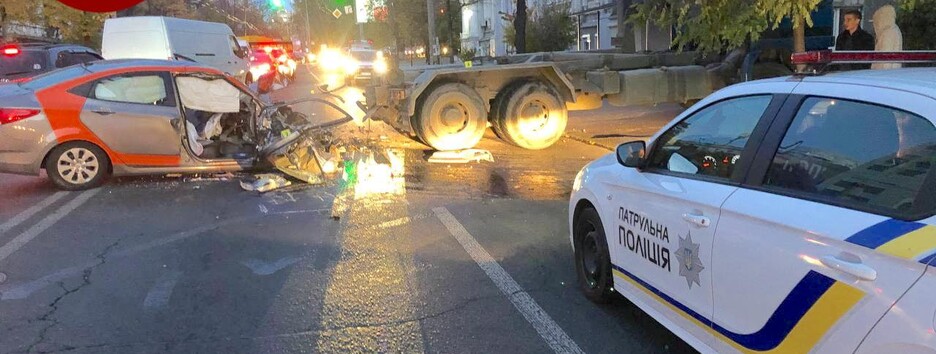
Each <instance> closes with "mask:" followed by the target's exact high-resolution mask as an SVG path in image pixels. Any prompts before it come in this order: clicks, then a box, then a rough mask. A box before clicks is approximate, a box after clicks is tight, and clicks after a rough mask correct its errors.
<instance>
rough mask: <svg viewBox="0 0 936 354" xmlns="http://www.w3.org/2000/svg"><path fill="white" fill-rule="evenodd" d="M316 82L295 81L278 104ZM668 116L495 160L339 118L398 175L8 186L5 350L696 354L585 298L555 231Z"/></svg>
mask: <svg viewBox="0 0 936 354" xmlns="http://www.w3.org/2000/svg"><path fill="white" fill-rule="evenodd" d="M312 86H313V82H312V79H311V77H310V76H309V75H308V74H306V73H302V74H301V75H300V77H299V81H298V82H296V83H294V84H293V85H290V86H289V87H287V88H285V89H283V90H280V91H278V92H276V93H275V94H274V99H275V100H286V99H293V98H299V97H306V96H307V95H308V93H309V90H310V89H311V88H312ZM358 93H359V92H357V91H355V90H354V89H348V90H343V91H341V92H340V94H341V95H342V96H343V97H349V98H353V97H354V96H355V95H356V94H358ZM310 109H311V108H310ZM678 111H679V107H678V106H676V107H673V106H659V107H643V108H640V109H619V108H611V107H607V108H604V109H601V110H596V111H589V112H575V113H573V114H572V119H571V120H572V121H571V122H570V129H569V136H568V138H567V139H563V140H562V141H561V142H559V143H558V144H556V145H555V146H553V147H551V148H548V149H546V150H542V151H527V150H523V149H519V148H515V147H512V146H508V145H506V144H504V143H501V142H500V141H498V140H496V139H495V138H494V136H493V134H489V135H488V136H487V137H486V138H485V139H484V140H483V141H482V143H481V144H480V146H479V148H481V149H487V150H489V151H490V152H491V154H492V156H493V158H494V161H493V162H487V161H485V162H477V163H469V164H452V165H448V164H434V163H428V162H427V161H426V159H427V157H428V156H429V153H430V152H429V151H428V149H427V148H425V147H424V146H422V145H420V144H418V143H415V142H411V141H408V140H407V139H405V138H403V137H401V136H399V135H397V134H395V133H394V132H392V131H390V130H389V129H386V127H385V126H382V125H381V124H380V123H363V124H358V125H347V126H345V127H342V128H341V130H340V132H337V133H336V134H338V135H340V136H344V137H348V136H354V137H356V138H358V139H359V140H360V141H362V144H366V145H367V146H371V147H372V148H373V147H375V146H377V147H387V146H389V147H394V148H397V149H400V151H402V153H401V155H402V156H403V161H404V169H405V176H404V177H403V178H392V179H390V180H380V179H379V178H377V177H380V176H381V175H380V174H377V173H373V174H368V173H364V172H363V170H359V171H357V176H356V177H357V182H356V184H352V183H349V182H347V181H344V180H342V179H338V178H333V179H331V180H329V181H328V182H327V183H326V184H325V185H321V186H310V185H303V184H301V183H296V184H295V185H293V186H291V187H287V188H284V189H282V190H277V191H273V192H269V193H266V194H256V193H253V192H247V191H244V190H242V189H241V188H240V186H239V180H241V179H244V178H248V177H249V176H248V175H237V176H235V177H233V178H226V179H217V178H212V177H211V176H182V177H165V176H155V177H144V178H141V177H136V178H119V179H114V180H111V181H110V182H109V183H108V184H106V185H105V186H104V187H102V188H98V189H95V190H91V191H85V192H58V191H56V190H55V189H54V188H53V187H52V186H51V185H50V184H49V183H48V182H47V181H46V180H45V179H44V178H43V177H24V176H12V175H0V273H2V274H3V275H0V352H2V353H15V352H75V353H131V352H132V353H157V352H158V353H163V352H173V353H175V352H178V353H195V352H197V353H214V352H218V353H261V352H277V353H278V352H289V353H309V352H328V353H333V352H440V353H477V352H497V353H510V352H516V353H528V352H533V353H545V352H550V351H571V352H575V350H581V351H584V352H587V353H603V352H625V353H670V352H677V353H681V352H692V350H691V348H689V347H688V346H687V345H686V344H685V343H684V342H682V341H681V340H679V339H678V338H676V337H675V336H674V335H673V334H671V333H669V332H668V331H667V330H666V329H665V328H663V327H662V326H660V325H659V324H657V323H656V322H655V321H653V320H652V319H651V318H650V317H648V316H647V315H646V314H644V313H643V312H641V311H640V310H638V309H637V308H636V307H634V306H633V305H631V304H629V303H628V302H627V301H626V300H623V299H619V300H618V301H615V302H614V303H612V304H609V305H601V306H599V305H595V304H593V303H591V302H589V301H588V300H586V299H585V298H584V296H582V295H581V294H580V293H579V291H578V290H577V288H576V286H575V284H576V279H575V273H574V267H573V265H572V253H571V249H570V246H569V239H568V225H567V223H568V221H567V220H566V215H567V210H566V209H567V203H568V199H567V198H568V195H569V192H570V190H571V185H572V179H573V178H574V175H575V173H576V172H577V171H578V170H579V169H580V168H581V167H582V166H583V165H584V164H585V163H587V162H588V161H590V160H592V159H595V158H597V157H599V156H601V155H603V154H606V153H609V150H608V149H607V147H610V146H613V145H614V144H615V143H617V142H618V141H623V140H629V139H639V138H645V137H647V136H649V135H651V134H652V133H653V132H654V131H655V130H656V129H657V128H658V127H659V126H660V125H662V124H664V123H665V122H666V121H667V120H668V119H669V118H671V117H672V116H673V115H675V114H676V113H677V112H678ZM308 113H310V114H311V113H314V114H315V115H314V119H316V120H320V121H326V120H329V119H333V118H334V117H335V112H326V111H324V110H318V111H316V110H310V111H308ZM355 114H359V113H355ZM593 132H600V133H601V134H597V133H593ZM608 135H611V136H610V137H609V136H608ZM347 148H348V149H351V150H353V149H355V148H357V147H355V146H352V145H349V146H347ZM377 150H380V149H377ZM333 215H334V216H337V218H333V217H332V216H333ZM2 278H5V279H2Z"/></svg>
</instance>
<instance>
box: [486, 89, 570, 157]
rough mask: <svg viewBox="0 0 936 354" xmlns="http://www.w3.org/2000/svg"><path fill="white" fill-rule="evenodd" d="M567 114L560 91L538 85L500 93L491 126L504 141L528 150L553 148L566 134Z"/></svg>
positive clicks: (492, 112)
mask: <svg viewBox="0 0 936 354" xmlns="http://www.w3.org/2000/svg"><path fill="white" fill-rule="evenodd" d="M568 122H569V111H568V110H567V109H566V106H565V101H563V99H562V98H561V97H560V96H559V91H557V90H556V89H555V88H554V87H552V86H551V85H549V84H546V83H543V82H541V81H533V80H531V81H524V82H519V83H515V84H512V85H510V86H509V87H508V88H507V89H505V90H503V91H502V92H501V94H500V95H498V97H497V99H496V100H495V103H494V107H492V108H491V126H492V127H493V128H494V132H495V133H496V134H497V136H498V137H500V138H501V139H503V140H504V141H506V142H508V143H510V144H513V145H516V146H519V147H522V148H525V149H531V150H539V149H545V148H547V147H550V146H552V144H555V143H556V142H557V141H559V139H560V138H562V134H563V133H564V132H565V128H566V124H567V123H568Z"/></svg>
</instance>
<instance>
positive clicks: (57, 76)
mask: <svg viewBox="0 0 936 354" xmlns="http://www.w3.org/2000/svg"><path fill="white" fill-rule="evenodd" d="M89 72H90V71H88V68H86V67H85V65H84V64H81V65H73V66H69V67H67V68H62V69H58V70H53V71H50V72H47V73H45V74H42V75H39V76H36V77H34V78H32V80H29V81H27V82H24V83H21V84H19V85H20V87H22V88H24V89H27V90H33V91H35V90H40V89H44V88H46V87H49V86H52V85H55V84H59V83H62V82H64V81H68V80H71V79H74V78H76V77H79V76H82V75H84V74H87V73H89Z"/></svg>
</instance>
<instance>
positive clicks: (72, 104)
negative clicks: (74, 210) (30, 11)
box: [0, 60, 350, 190]
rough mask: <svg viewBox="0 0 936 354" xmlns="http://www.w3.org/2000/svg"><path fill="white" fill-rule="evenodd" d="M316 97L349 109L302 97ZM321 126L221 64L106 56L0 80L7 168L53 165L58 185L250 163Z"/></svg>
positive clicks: (0, 139) (2, 155)
mask: <svg viewBox="0 0 936 354" xmlns="http://www.w3.org/2000/svg"><path fill="white" fill-rule="evenodd" d="M310 100H311V101H321V102H322V103H325V104H329V105H332V106H333V107H334V108H336V109H338V110H339V111H341V112H344V111H343V110H341V108H339V107H338V106H335V105H334V104H331V103H329V102H328V101H326V100H322V99H317V98H309V99H305V100H300V101H310ZM295 103H298V102H292V103H291V104H295ZM345 115H346V118H345V119H344V120H342V121H350V116H349V115H347V113H346V112H345ZM329 124H335V122H331V123H329ZM322 127H323V126H322V125H314V124H312V122H311V121H310V120H309V118H308V116H307V115H305V114H301V113H298V112H295V111H293V110H292V109H291V108H290V105H289V104H277V105H270V104H267V103H265V102H264V101H263V100H261V99H260V98H259V96H257V95H256V94H255V93H253V92H252V91H251V90H250V89H248V88H247V87H246V86H244V85H243V84H242V83H240V82H239V81H238V80H237V79H235V78H233V77H230V76H228V75H226V74H224V73H222V72H221V71H219V70H217V69H214V68H212V67H208V66H203V65H201V64H198V63H192V62H184V61H161V60H115V61H98V62H93V63H89V64H82V65H75V66H71V67H68V68H63V69H59V70H56V71H52V72H49V73H46V74H43V75H40V76H36V77H35V78H33V79H32V80H30V81H28V82H24V83H18V84H3V85H0V172H5V173H16V174H27V175H39V174H40V172H41V170H43V169H45V171H46V173H47V175H48V176H49V179H50V180H51V181H52V182H53V183H54V184H55V185H56V186H58V187H59V188H61V189H66V190H82V189H88V188H93V187H96V186H99V185H101V184H102V183H103V182H104V181H105V180H106V179H107V178H108V177H109V176H124V175H146V174H165V173H196V172H227V171H241V170H246V169H251V168H254V167H257V166H260V165H261V164H263V163H270V162H273V160H275V157H274V156H276V155H279V156H282V155H284V154H289V153H291V152H293V150H294V149H299V148H301V146H300V145H303V144H301V143H300V142H302V141H306V140H310V139H302V138H303V137H308V135H306V133H307V132H309V131H313V130H315V129H316V128H322ZM301 155H302V156H305V157H306V159H307V160H308V159H312V160H314V155H310V154H301ZM310 161H311V160H310ZM277 167H280V166H279V165H277ZM293 167H296V166H293Z"/></svg>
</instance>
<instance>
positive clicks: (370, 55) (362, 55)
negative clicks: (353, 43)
mask: <svg viewBox="0 0 936 354" xmlns="http://www.w3.org/2000/svg"><path fill="white" fill-rule="evenodd" d="M351 57H352V58H354V59H356V60H359V61H374V60H376V59H377V52H375V51H372V50H353V51H351Z"/></svg>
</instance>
